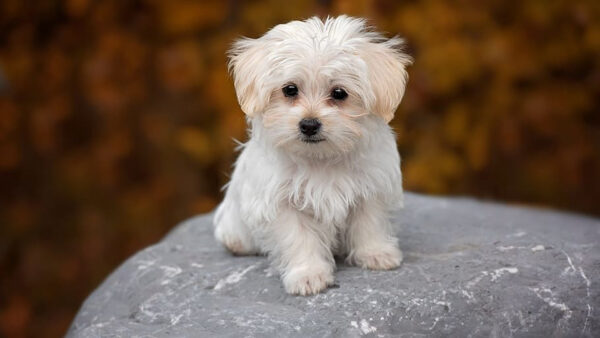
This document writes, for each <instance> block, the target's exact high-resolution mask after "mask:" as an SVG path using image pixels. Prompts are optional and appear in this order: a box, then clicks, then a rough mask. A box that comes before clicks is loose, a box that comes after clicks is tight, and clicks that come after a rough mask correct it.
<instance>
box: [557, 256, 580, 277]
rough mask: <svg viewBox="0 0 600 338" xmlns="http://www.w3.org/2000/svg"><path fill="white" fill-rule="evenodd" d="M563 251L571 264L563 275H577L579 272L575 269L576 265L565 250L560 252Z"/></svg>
mask: <svg viewBox="0 0 600 338" xmlns="http://www.w3.org/2000/svg"><path fill="white" fill-rule="evenodd" d="M560 251H562V253H563V254H564V255H565V256H566V257H567V262H568V263H569V266H567V267H566V268H565V269H564V270H563V272H562V275H563V276H564V275H567V274H568V275H572V274H574V273H575V271H577V269H576V268H575V265H573V261H572V260H571V257H570V256H569V255H568V254H567V253H566V252H565V250H560Z"/></svg>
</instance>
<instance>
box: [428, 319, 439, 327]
mask: <svg viewBox="0 0 600 338" xmlns="http://www.w3.org/2000/svg"><path fill="white" fill-rule="evenodd" d="M439 321H440V317H435V318H434V319H433V324H432V325H431V326H430V327H429V330H433V328H434V327H435V326H436V325H437V323H438V322H439Z"/></svg>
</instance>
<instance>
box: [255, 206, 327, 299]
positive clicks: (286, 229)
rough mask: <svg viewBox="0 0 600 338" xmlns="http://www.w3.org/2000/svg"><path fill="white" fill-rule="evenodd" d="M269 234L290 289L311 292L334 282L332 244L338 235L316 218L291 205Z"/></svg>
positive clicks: (276, 258)
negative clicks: (321, 225)
mask: <svg viewBox="0 0 600 338" xmlns="http://www.w3.org/2000/svg"><path fill="white" fill-rule="evenodd" d="M267 235H268V236H269V239H268V240H269V242H270V245H269V246H270V248H271V257H272V258H273V260H274V262H275V264H276V265H277V266H278V268H279V269H280V271H281V273H282V279H283V285H284V287H285V290H286V291H287V292H288V293H291V294H298V295H303V296H305V295H311V294H315V293H318V292H320V291H321V290H323V289H325V288H326V287H327V286H328V285H331V284H333V281H334V277H333V271H334V268H335V261H334V259H333V255H332V253H331V250H330V247H329V245H330V242H331V241H332V238H330V237H335V236H330V235H329V234H326V233H324V232H322V231H321V230H320V227H319V226H317V224H316V223H315V221H314V220H313V219H312V218H310V217H307V216H306V215H304V214H302V213H300V212H299V211H296V210H293V209H289V208H287V209H286V210H282V212H281V214H280V215H279V217H278V219H277V221H276V222H274V224H272V226H271V229H269V231H268V234H267ZM333 239H334V238H333Z"/></svg>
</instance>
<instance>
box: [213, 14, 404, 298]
mask: <svg viewBox="0 0 600 338" xmlns="http://www.w3.org/2000/svg"><path fill="white" fill-rule="evenodd" d="M402 44H403V42H402V40H401V39H398V38H392V39H387V38H385V37H383V36H382V35H381V34H379V33H376V32H373V31H371V30H370V29H369V27H367V26H366V24H365V21H364V20H362V19H357V18H351V17H347V16H340V17H337V18H328V19H327V20H325V21H324V22H323V21H322V20H321V19H319V18H311V19H308V20H306V21H292V22H290V23H287V24H282V25H278V26H276V27H274V28H273V29H271V30H270V31H269V32H267V33H266V34H265V35H264V36H262V37H261V38H258V39H246V38H244V39H241V40H239V41H237V42H235V44H234V45H233V48H232V49H231V51H230V64H229V66H230V70H231V72H232V74H233V78H234V82H235V89H236V92H237V96H238V100H239V102H240V105H241V107H242V110H243V111H244V113H246V115H247V119H248V124H249V127H250V128H249V129H250V140H249V141H248V142H247V143H246V144H244V145H243V146H242V147H241V148H242V153H241V154H240V156H239V158H238V160H237V162H236V165H235V169H234V171H233V175H232V177H231V181H230V182H229V184H228V186H227V191H226V195H225V199H224V200H223V202H222V203H221V204H220V205H219V207H218V208H217V212H216V215H215V218H214V223H215V226H216V229H215V236H216V238H217V239H218V240H219V241H220V242H221V243H223V244H224V245H225V246H226V247H227V248H228V249H229V250H230V251H231V252H233V253H234V254H239V255H250V254H257V253H266V254H268V255H269V257H270V258H271V259H272V260H273V262H274V264H275V266H276V267H277V268H278V269H279V270H280V272H281V274H282V279H283V284H284V286H285V289H286V290H287V292H289V293H293V294H301V295H308V294H313V293H317V292H319V291H321V290H323V289H324V288H326V287H327V286H328V285H331V284H332V283H333V281H334V277H333V272H334V270H335V261H334V255H347V262H349V263H351V264H356V265H358V266H361V267H364V268H369V269H382V270H386V269H393V268H396V267H398V266H399V265H400V263H401V262H402V252H401V251H400V250H399V249H398V244H397V239H396V238H395V237H394V231H393V229H392V228H391V224H390V221H389V219H388V218H389V213H390V211H391V210H392V209H394V208H397V207H399V206H401V205H402V174H401V172H400V156H399V155H398V150H397V147H396V141H395V137H394V133H393V132H392V130H391V129H390V127H389V126H388V122H390V120H391V119H392V118H393V116H394V112H395V110H396V108H397V106H398V104H399V103H400V100H401V99H402V96H403V94H404V88H405V85H406V81H407V73H406V70H405V67H406V66H407V65H408V64H410V62H411V59H410V57H409V56H408V55H406V54H404V53H402V51H401V47H402Z"/></svg>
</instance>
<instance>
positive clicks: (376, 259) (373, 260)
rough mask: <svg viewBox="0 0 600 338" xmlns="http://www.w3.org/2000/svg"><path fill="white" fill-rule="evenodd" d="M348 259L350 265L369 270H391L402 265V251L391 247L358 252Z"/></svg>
mask: <svg viewBox="0 0 600 338" xmlns="http://www.w3.org/2000/svg"><path fill="white" fill-rule="evenodd" d="M349 258H350V261H351V263H353V264H355V265H358V266H360V267H361V268H366V269H371V270H391V269H395V268H397V267H399V266H400V264H402V258H403V257H402V251H400V249H398V248H397V247H395V246H393V245H388V246H384V247H381V248H377V249H371V250H360V251H357V252H355V253H353V255H352V256H351V257H349Z"/></svg>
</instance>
